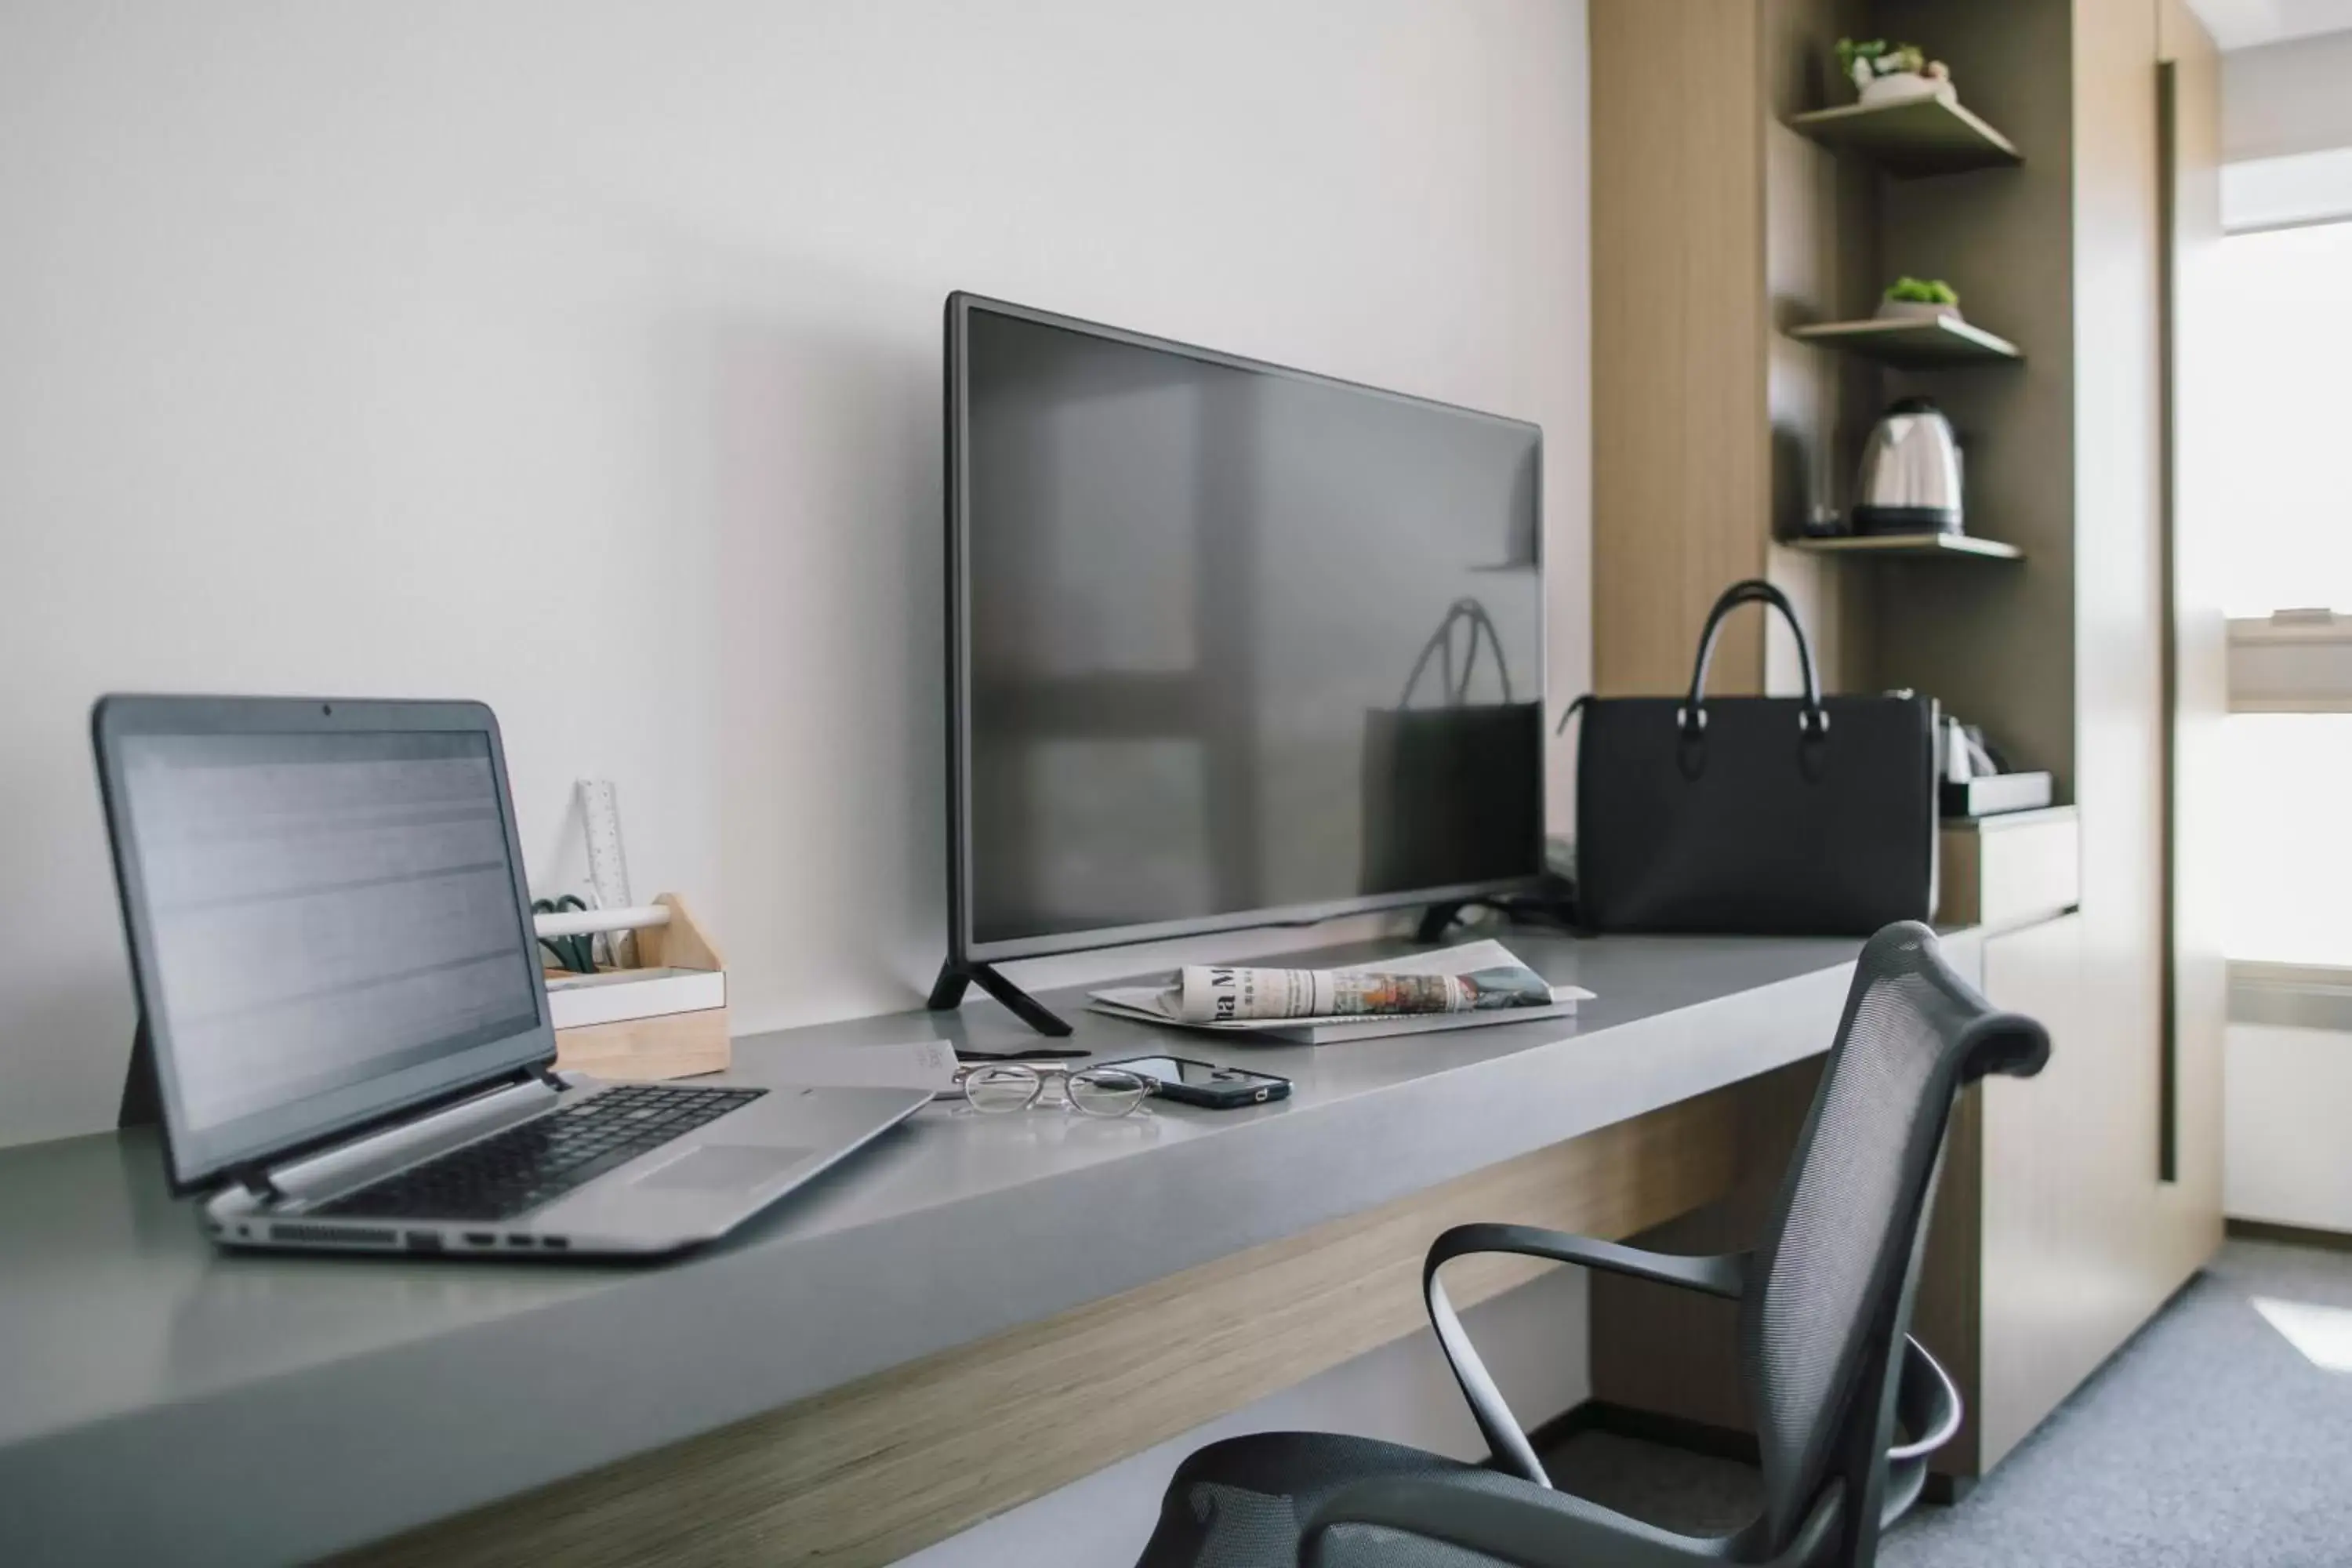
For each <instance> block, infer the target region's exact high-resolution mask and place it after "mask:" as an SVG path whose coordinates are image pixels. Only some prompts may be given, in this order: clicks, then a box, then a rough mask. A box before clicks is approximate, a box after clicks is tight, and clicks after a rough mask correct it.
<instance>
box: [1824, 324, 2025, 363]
mask: <svg viewBox="0 0 2352 1568" xmlns="http://www.w3.org/2000/svg"><path fill="white" fill-rule="evenodd" d="M1789 336H1790V337H1792V338H1794V339H1796V340H1797V341H1798V342H1801V343H1811V344H1813V345H1814V346H1815V347H1817V348H1824V349H1834V350H1836V351H1837V352H1838V353H1846V354H1853V355H1854V356H1855V357H1856V358H1859V359H1866V360H1873V361H1875V362H1876V363H1880V364H1885V365H1892V366H1894V367H1895V369H1897V370H1940V369H1943V368H1946V367H1948V366H1953V365H1968V364H2016V363H2021V362H2022V361H2023V360H2024V358H2025V354H2024V353H2023V351H2021V349H2019V348H2018V346H2017V345H2016V344H2015V343H2013V342H2010V341H2009V340H2008V339H2007V338H2004V337H2001V336H2000V334H1998V333H1995V332H1988V331H1985V330H1984V329H1983V328H1982V327H1979V326H1972V325H1970V324H1969V322H1967V321H1961V320H1959V319H1958V318H1957V317H1953V316H1932V317H1926V318H1921V317H1906V316H1897V317H1891V318H1881V317H1872V318H1869V319H1867V320H1864V321H1819V322H1816V323H1814V324H1813V325H1811V326H1806V327H1790V329H1789Z"/></svg>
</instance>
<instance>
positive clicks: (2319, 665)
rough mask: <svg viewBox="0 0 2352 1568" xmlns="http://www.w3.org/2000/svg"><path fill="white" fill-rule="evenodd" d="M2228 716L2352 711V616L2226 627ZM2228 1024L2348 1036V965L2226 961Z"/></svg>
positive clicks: (2246, 619) (2293, 614)
mask: <svg viewBox="0 0 2352 1568" xmlns="http://www.w3.org/2000/svg"><path fill="white" fill-rule="evenodd" d="M2229 628H2230V629H2229V666H2230V711H2231V712H2232V713H2352V615H2338V614H2336V612H2334V611H2332V610H2279V611H2275V612H2273V614H2271V615H2267V616H2233V617H2231V621H2230V624H2229ZM2229 1012H2230V1022H2231V1023H2233V1024H2275V1025H2284V1026H2289V1027H2293V1028H2304V1029H2332V1030H2339V1031H2344V1032H2347V1033H2352V965H2334V964H2313V963H2272V962H2270V961H2267V960H2263V959H2246V958H2238V959H2231V961H2230V1007H2229Z"/></svg>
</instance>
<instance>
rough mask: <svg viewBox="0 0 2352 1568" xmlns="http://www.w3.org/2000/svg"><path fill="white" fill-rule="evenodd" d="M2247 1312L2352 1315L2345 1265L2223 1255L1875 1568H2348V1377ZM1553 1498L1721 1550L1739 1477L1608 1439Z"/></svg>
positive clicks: (1561, 1468)
mask: <svg viewBox="0 0 2352 1568" xmlns="http://www.w3.org/2000/svg"><path fill="white" fill-rule="evenodd" d="M2256 1296H2263V1297H2269V1298H2273V1299H2278V1300H2289V1301H2299V1302H2309V1303H2313V1304H2316V1305H2321V1306H2328V1307H2339V1308H2352V1253H2344V1252H2326V1251H2318V1250H2311V1249H2305V1248H2302V1247H2281V1246H2276V1245H2273V1244H2269V1243H2263V1242H2252V1241H2231V1242H2230V1243H2229V1244H2227V1245H2226V1246H2225V1247H2223V1248H2222V1250H2221V1255H2220V1256H2219V1257H2218V1258H2215V1259H2214V1261H2213V1264H2212V1266H2211V1267H2210V1268H2208V1269H2207V1270H2206V1271H2205V1272H2204V1273H2203V1274H2202V1275H2200V1277H2199V1278H2198V1279H2195V1280H2193V1281H2192V1282H2191V1283H2190V1284H2189V1286H2188V1287H2187V1288H2185V1289H2183V1290H2182V1291H2181V1292H2180V1294H2179V1295H2178V1296H2176V1297H2175V1298H2174V1299H2173V1300H2172V1301H2171V1302H2170V1304H2169V1305H2168V1306H2167V1307H2166V1308H2165V1310H2163V1311H2162V1312H2161V1313H2159V1314H2158V1316H2157V1318H2156V1319H2155V1320H2154V1321H2151V1322H2150V1323H2149V1324H2148V1325H2147V1327H2146V1328H2144V1329H2142V1330H2141V1331H2140V1332H2139V1333H2138V1334H2137V1336H2135V1337H2134V1338H2133V1339H2132V1340H2131V1342H2129V1343H2127V1344H2126V1345H2125V1346H2124V1348H2123V1349H2122V1350H2121V1351H2119V1352H2116V1355H2115V1357H2114V1358H2113V1359H2112V1360H2110V1361H2109V1362H2108V1363H2107V1364H2106V1365H2105V1367H2103V1368H2101V1369H2100V1371H2099V1372H2098V1373H2096V1374H2095V1375H2094V1376H2093V1377H2092V1379H2091V1380H2090V1381H2089V1382H2088V1383H2086V1384H2084V1385H2083V1387H2082V1388H2080V1389H2078V1390H2076V1391H2075V1393H2074V1396H2073V1397H2072V1398H2070V1399H2068V1400H2067V1401H2066V1403H2065V1404H2063V1405H2061V1406H2059V1408H2058V1409H2057V1410H2056V1411H2055V1412H2054V1413H2053V1415H2051V1417H2050V1419H2049V1420H2048V1421H2046V1422H2044V1423H2043V1424H2042V1427H2041V1429H2040V1430H2038V1431H2037V1432H2035V1433H2034V1435H2033V1436H2032V1437H2030V1438H2028V1439H2027V1440H2026V1441H2025V1442H2023V1443H2021V1444H2020V1445H2019V1446H2018V1447H2017V1449H2016V1450H2015V1451H2014V1452H2012V1453H2011V1455H2010V1456H2009V1457H2008V1458H2006V1459H2004V1460H2003V1461H2002V1462H2001V1464H2000V1466H1999V1467H1997V1468H1995V1469H1994V1471H1993V1473H1992V1474H1991V1475H1990V1476H1989V1477H1987V1478H1986V1479H1985V1480H1984V1482H1983V1483H1982V1484H1981V1485H1980V1486H1979V1487H1978V1488H1977V1489H1976V1490H1975V1491H1974V1492H1972V1493H1971V1494H1970V1495H1969V1497H1968V1498H1966V1499H1965V1500H1962V1501H1961V1502H1960V1503H1959V1504H1958V1506H1956V1507H1952V1508H1937V1507H1933V1506H1930V1505H1926V1504H1923V1505H1921V1506H1920V1507H1919V1508H1917V1509H1916V1510H1914V1511H1913V1512H1912V1514H1911V1515H1910V1517H1909V1518H1907V1519H1906V1520H1905V1521H1902V1523H1900V1524H1899V1525H1897V1526H1896V1528H1895V1531H1894V1532H1893V1533H1892V1534H1890V1535H1889V1536H1888V1537H1887V1539H1886V1541H1885V1543H1884V1545H1883V1547H1882V1548H1881V1550H1880V1552H1879V1561H1880V1562H1881V1563H1884V1564H1885V1565H1886V1568H1953V1565H1955V1564H1970V1565H1976V1564H1985V1563H2001V1564H2008V1563H2019V1564H2026V1563H2031V1564H2036V1565H2048V1568H2172V1565H2175V1564H2179V1565H2181V1568H2192V1565H2193V1568H2239V1565H2243V1568H2347V1565H2352V1373H2341V1372H2328V1371H2325V1370H2323V1369H2322V1368H2320V1367H2318V1366H2316V1365H2315V1364H2313V1363H2312V1362H2311V1361H2309V1360H2308V1359H2306V1358H2305V1355H2304V1354H2303V1353H2302V1352H2300V1351H2298V1350H2296V1349H2295V1348H2294V1345H2292V1344H2291V1343H2289V1342H2287V1340H2286V1339H2285V1338H2284V1336H2283V1335H2282V1334H2281V1333H2280V1332H2279V1331H2278V1330H2276V1329H2274V1328H2273V1327H2272V1326H2271V1324H2270V1322H2269V1321H2266V1320H2265V1319H2264V1318H2263V1316H2262V1315H2261V1314H2260V1313H2259V1312H2257V1311H2256V1310H2255V1309H2254V1308H2253V1306H2252V1304H2251V1299H2252V1298H2253V1297H2256ZM1545 1462H1546V1465H1547V1467H1548V1468H1550V1470H1551V1472H1552V1475H1553V1477H1554V1479H1555V1480H1556V1481H1557V1482H1558V1483H1559V1485H1561V1486H1563V1487H1565V1488H1567V1489H1570V1490H1573V1491H1579V1492H1582V1493H1584V1494H1585V1495H1587V1496H1589V1497H1591V1498H1593V1499H1594V1500H1596V1501H1601V1502H1604V1503H1607V1504H1609V1505H1610V1506H1612V1507H1613V1508H1617V1509H1620V1510H1623V1511H1625V1512H1628V1513H1632V1514H1634V1515H1635V1516H1637V1517H1642V1518H1647V1519H1651V1520H1653V1521H1655V1522H1658V1523H1661V1524H1665V1525H1668V1526H1669V1527H1671V1528H1675V1529H1680V1530H1685V1531H1695V1532H1708V1533H1715V1532H1720V1531H1727V1530H1729V1529H1732V1528H1734V1527H1736V1526H1737V1525H1738V1524H1740V1523H1742V1522H1744V1521H1746V1520H1747V1519H1748V1518H1749V1517H1751V1516H1752V1515H1753V1513H1754V1512H1755V1509H1756V1480H1755V1474H1754V1472H1753V1471H1752V1470H1749V1469H1748V1468H1746V1467H1744V1466H1740V1465H1737V1464H1733V1463H1730V1462H1727V1461H1725V1460H1719V1459H1706V1458H1693V1457H1690V1456H1686V1455H1681V1454H1677V1453H1675V1452H1673V1451H1672V1450H1668V1449H1663V1448H1656V1447H1652V1446H1651V1445H1648V1444H1644V1443H1638V1442H1633V1441H1631V1440H1629V1439H1625V1438H1621V1437H1616V1436H1610V1435H1606V1434H1601V1433H1588V1434H1585V1435H1582V1436H1577V1437H1573V1438H1570V1440H1568V1441H1567V1442H1566V1443H1564V1444H1562V1445H1560V1447H1559V1448H1557V1449H1555V1450H1554V1451H1553V1452H1551V1453H1549V1454H1547V1455H1546V1456H1545Z"/></svg>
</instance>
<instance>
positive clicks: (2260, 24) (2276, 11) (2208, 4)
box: [2189, 0, 2352, 49]
mask: <svg viewBox="0 0 2352 1568" xmlns="http://www.w3.org/2000/svg"><path fill="white" fill-rule="evenodd" d="M2189 7H2190V9H2192V10H2194V11H2195V12H2196V13H2197V15H2198V16H2200V17H2201V18H2203V19H2204V23H2205V26H2207V27H2208V28H2210V30H2211V31H2212V34H2213V41H2214V42H2215V43H2217V44H2219V45H2221V47H2223V48H2225V49H2244V48H2252V47H2253V46H2255V45H2256V44H2275V43H2278V42H2281V41H2282V40H2284V39H2287V38H2307V37H2311V36H2312V35H2313V34H2315V33H2334V32H2340V31H2344V30H2346V29H2352V0H2189Z"/></svg>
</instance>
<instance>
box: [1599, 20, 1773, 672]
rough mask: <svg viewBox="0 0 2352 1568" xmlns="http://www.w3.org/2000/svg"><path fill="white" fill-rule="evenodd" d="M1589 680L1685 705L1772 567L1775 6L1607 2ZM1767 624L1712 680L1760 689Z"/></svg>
mask: <svg viewBox="0 0 2352 1568" xmlns="http://www.w3.org/2000/svg"><path fill="white" fill-rule="evenodd" d="M1590 17H1591V73H1592V141H1591V147H1592V676H1593V679H1592V684H1593V689H1595V690H1596V691H1599V692H1601V693H1602V694H1604V695H1623V694H1628V693H1645V692H1646V693H1654V692H1669V691H1674V690H1676V689H1679V688H1680V687H1681V686H1682V685H1683V684H1684V682H1685V681H1687V680H1688V679H1690V661H1691V654H1692V650H1693V649H1694V648H1695V647H1696V645H1697V640H1698V634H1699V629H1700V627H1701V626H1703V625H1705V623H1706V612H1707V609H1708V607H1709V606H1710V605H1712V604H1713V602H1714V600H1715V596H1716V595H1717V594H1718V593H1719V592H1721V590H1722V589H1723V588H1724V586H1725V585H1726V584H1729V583H1731V582H1734V581H1736V580H1737V579H1738V578H1741V577H1755V576H1760V575H1762V574H1763V573H1764V569H1765V564H1766V562H1765V553H1766V550H1767V546H1768V529H1769V522H1768V520H1769V516H1770V428H1771V427H1770V422H1769V415H1768V412H1767V408H1766V404H1765V387H1764V341H1765V332H1766V331H1767V328H1768V323H1767V321H1766V315H1765V299H1764V290H1763V288H1762V281H1763V277H1764V181H1763V171H1764V151H1763V139H1762V132H1763V126H1764V119H1765V117H1764V106H1763V101H1762V82H1763V75H1762V68H1761V62H1760V56H1759V51H1760V49H1761V47H1762V20H1761V18H1762V11H1761V8H1760V7H1759V5H1757V4H1756V0H1591V10H1590ZM1763 673H1764V634H1763V630H1762V626H1761V622H1760V619H1756V620H1748V619H1743V620H1742V621H1741V622H1740V623H1739V624H1738V625H1737V626H1733V627H1730V628H1728V629H1727V632H1726V634H1725V636H1724V638H1723V641H1722V643H1721V645H1720V646H1719V647H1718V649H1717V656H1716V660H1715V668H1714V674H1713V678H1712V679H1713V681H1714V682H1715V683H1716V684H1717V687H1718V689H1722V690H1726V691H1755V690H1758V689H1760V688H1761V683H1762V679H1763Z"/></svg>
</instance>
